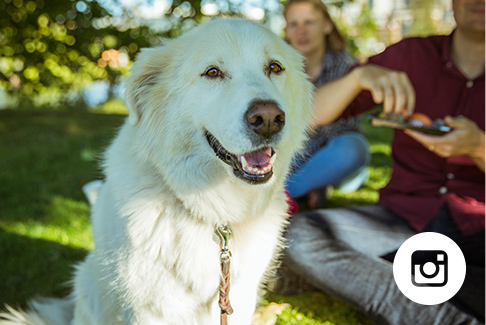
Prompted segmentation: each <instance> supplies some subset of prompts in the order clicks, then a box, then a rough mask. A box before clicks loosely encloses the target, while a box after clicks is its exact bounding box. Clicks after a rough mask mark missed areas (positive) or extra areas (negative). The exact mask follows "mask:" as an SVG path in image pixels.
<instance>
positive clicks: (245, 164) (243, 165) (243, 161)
mask: <svg viewBox="0 0 486 325" xmlns="http://www.w3.org/2000/svg"><path fill="white" fill-rule="evenodd" d="M246 166H248V162H247V161H246V159H245V157H244V156H241V167H243V169H245V168H246Z"/></svg>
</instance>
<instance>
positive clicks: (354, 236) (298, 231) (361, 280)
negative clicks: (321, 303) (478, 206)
mask: <svg viewBox="0 0 486 325" xmlns="http://www.w3.org/2000/svg"><path fill="white" fill-rule="evenodd" d="M444 207H445V206H444ZM445 208H446V207H445ZM428 231H436V232H442V231H440V229H430V230H428ZM446 232H447V231H446ZM416 233H417V232H416V231H415V230H413V229H412V228H410V227H409V226H408V224H406V223H405V222H404V221H403V220H402V219H401V218H400V217H399V216H397V215H396V214H394V213H392V212H391V211H389V210H388V209H386V208H385V207H383V206H380V205H370V206H362V207H357V208H347V209H330V210H319V211H311V212H306V213H301V214H297V215H295V216H293V217H292V220H291V225H290V227H289V230H288V233H287V239H288V240H289V243H288V244H289V247H288V248H287V249H286V251H285V255H284V264H285V265H286V266H287V267H288V268H289V269H290V270H292V271H294V272H295V273H297V274H299V275H301V276H302V277H304V278H305V279H306V280H307V281H308V282H310V284H312V285H313V286H315V287H316V288H318V289H320V290H322V291H323V292H326V293H328V294H330V295H332V296H334V297H337V298H338V299H340V300H342V301H344V302H346V303H348V304H350V305H352V306H354V307H356V308H357V309H359V310H361V311H363V312H364V313H366V314H367V315H368V317H370V319H371V320H373V321H374V322H375V323H376V324H393V325H401V324H403V325H412V324H414V325H446V324H451V325H458V324H482V323H480V322H479V321H478V320H477V319H476V318H474V317H472V316H471V315H470V314H468V313H466V312H463V311H461V310H460V309H459V308H457V307H456V306H455V305H454V304H452V303H451V302H445V303H443V304H440V305H433V306H425V305H420V304H417V303H415V302H413V301H411V300H409V299H408V298H407V297H405V296H404V295H403V294H402V293H401V292H400V290H399V289H398V287H397V286H396V284H395V281H394V279H393V268H392V263H390V262H388V261H386V260H384V259H383V258H381V256H386V255H391V256H392V257H391V259H393V252H395V251H396V250H397V249H398V248H399V247H400V245H401V244H402V243H403V242H404V241H405V240H407V239H408V238H409V237H411V236H413V235H415V234H416ZM445 235H448V234H447V233H445ZM451 238H452V237H451ZM452 239H453V240H454V238H452ZM480 245H481V246H482V247H483V250H482V254H483V255H484V231H483V233H482V243H481V242H480ZM466 260H467V259H466ZM482 263H483V266H482V278H483V280H482V295H481V296H480V297H474V298H478V299H479V300H480V301H481V300H482V304H481V303H479V308H481V309H482V312H483V315H484V260H483V262H482ZM467 277H468V276H466V278H467ZM478 285H479V286H481V284H480V283H479V284H478V283H476V284H475V286H476V287H477V286H478ZM483 317H484V316H483Z"/></svg>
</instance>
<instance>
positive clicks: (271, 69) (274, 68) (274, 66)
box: [268, 62, 285, 74]
mask: <svg viewBox="0 0 486 325" xmlns="http://www.w3.org/2000/svg"><path fill="white" fill-rule="evenodd" d="M284 70H285V69H284V68H283V67H282V66H281V65H280V63H278V62H271V63H270V65H269V66H268V73H269V74H272V73H276V74H278V73H280V72H282V71H284Z"/></svg>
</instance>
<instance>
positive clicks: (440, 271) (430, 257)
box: [412, 251, 447, 287]
mask: <svg viewBox="0 0 486 325" xmlns="http://www.w3.org/2000/svg"><path fill="white" fill-rule="evenodd" d="M412 283H413V284H414V285H415V286H417V287H423V286H430V287H443V286H445V285H446V284H447V253H446V252H444V251H415V252H413V253H412Z"/></svg>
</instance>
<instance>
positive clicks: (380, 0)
mask: <svg viewBox="0 0 486 325" xmlns="http://www.w3.org/2000/svg"><path fill="white" fill-rule="evenodd" d="M324 2H325V3H326V4H327V5H328V7H329V9H330V12H331V14H332V16H333V17H334V19H335V20H336V22H337V24H338V26H339V28H340V29H341V30H342V31H343V33H344V34H345V35H346V37H347V39H348V41H349V50H350V52H352V54H353V55H355V56H356V57H358V58H363V57H366V56H369V55H371V54H375V53H378V52H380V51H382V50H383V49H384V48H385V46H386V45H388V44H391V43H394V42H397V41H399V40H400V39H401V38H403V37H406V36H417V35H420V36H424V35H430V34H434V33H449V32H450V31H451V30H452V29H453V27H454V25H453V24H454V23H453V17H452V11H451V0H341V1H324ZM282 11H283V2H281V1H278V0H250V1H240V0H203V1H196V0H190V1H169V0H99V1H95V0H0V108H2V109H6V108H14V109H32V108H35V109H73V108H75V109H87V110H91V111H103V112H122V111H123V110H124V106H123V104H122V100H123V80H124V79H125V78H126V76H127V74H128V70H129V68H130V66H131V65H132V62H133V59H134V57H135V56H136V54H137V53H138V51H139V50H140V48H141V47H148V46H154V45H157V44H159V43H160V40H161V38H165V37H177V36H178V35H180V34H181V33H184V32H185V31H187V30H189V29H191V28H193V27H194V26H196V25H197V24H199V23H202V22H204V21H206V20H209V19H212V18H213V17H217V16H219V17H224V16H232V15H240V16H244V17H247V18H249V19H252V20H255V21H259V22H261V23H262V24H264V25H266V26H267V27H269V28H270V29H271V30H273V31H274V32H275V33H276V34H278V35H280V36H281V37H284V28H285V21H284V19H283V17H282Z"/></svg>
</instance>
